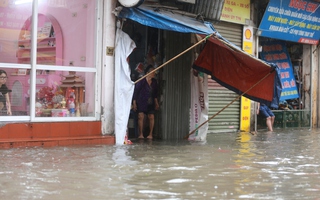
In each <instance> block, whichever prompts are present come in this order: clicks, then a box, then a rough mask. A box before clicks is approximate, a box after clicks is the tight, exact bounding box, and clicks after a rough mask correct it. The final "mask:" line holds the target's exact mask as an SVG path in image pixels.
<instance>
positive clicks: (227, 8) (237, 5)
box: [220, 0, 250, 24]
mask: <svg viewBox="0 0 320 200" xmlns="http://www.w3.org/2000/svg"><path fill="white" fill-rule="evenodd" d="M249 19H250V0H226V1H224V5H223V9H222V13H221V17H220V20H221V21H226V22H231V23H236V24H246V20H249Z"/></svg>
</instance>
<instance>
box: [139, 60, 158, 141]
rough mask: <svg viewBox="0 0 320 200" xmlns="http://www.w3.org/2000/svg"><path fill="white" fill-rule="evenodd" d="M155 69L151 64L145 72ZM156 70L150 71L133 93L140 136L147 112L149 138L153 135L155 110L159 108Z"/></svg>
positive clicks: (141, 136)
mask: <svg viewBox="0 0 320 200" xmlns="http://www.w3.org/2000/svg"><path fill="white" fill-rule="evenodd" d="M152 70H154V68H153V66H152V65H149V66H148V67H147V68H146V69H145V74H148V73H150V72H151V71H152ZM154 77H155V72H152V73H150V74H149V75H148V76H147V77H146V78H144V79H142V80H141V81H140V82H138V83H137V84H136V86H135V89H134V94H133V110H134V111H136V112H138V127H139V137H138V138H144V137H143V127H144V125H143V122H144V116H145V114H146V115H147V116H148V120H149V130H150V132H149V135H148V136H147V138H148V139H152V137H153V135H152V134H153V128H154V114H155V111H156V110H158V109H159V103H158V99H157V97H158V83H157V80H156V79H155V78H154Z"/></svg>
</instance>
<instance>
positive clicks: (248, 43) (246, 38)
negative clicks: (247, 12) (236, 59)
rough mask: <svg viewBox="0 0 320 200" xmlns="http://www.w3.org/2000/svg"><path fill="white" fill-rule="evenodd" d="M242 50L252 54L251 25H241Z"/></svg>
mask: <svg viewBox="0 0 320 200" xmlns="http://www.w3.org/2000/svg"><path fill="white" fill-rule="evenodd" d="M242 41H243V44H242V47H243V50H244V51H245V52H247V53H248V54H250V55H252V54H253V50H252V43H253V27H252V26H244V27H243V39H242Z"/></svg>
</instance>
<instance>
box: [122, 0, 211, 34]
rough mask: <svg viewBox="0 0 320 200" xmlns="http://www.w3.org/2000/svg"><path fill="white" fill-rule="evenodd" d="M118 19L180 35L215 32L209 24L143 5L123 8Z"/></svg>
mask: <svg viewBox="0 0 320 200" xmlns="http://www.w3.org/2000/svg"><path fill="white" fill-rule="evenodd" d="M118 17H119V18H127V19H131V20H133V21H136V22H138V23H140V24H143V25H145V26H149V27H153V28H158V29H163V30H168V31H176V32H181V33H198V34H205V35H208V34H211V33H213V32H214V31H215V30H214V28H213V27H212V24H211V23H209V22H204V23H202V22H200V21H197V20H196V19H193V18H190V17H186V16H184V15H181V14H176V13H173V12H170V11H168V10H164V9H158V8H152V7H148V6H145V5H141V6H139V7H138V8H123V9H122V10H121V12H120V13H119V14H118Z"/></svg>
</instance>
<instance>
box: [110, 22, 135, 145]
mask: <svg viewBox="0 0 320 200" xmlns="http://www.w3.org/2000/svg"><path fill="white" fill-rule="evenodd" d="M135 47H136V45H135V43H134V41H133V40H131V38H130V37H129V35H128V34H126V33H125V32H123V31H122V30H121V29H119V28H118V29H117V33H116V46H115V88H114V112H115V136H116V144H117V145H122V144H124V139H125V135H126V131H127V125H128V120H129V115H130V107H131V100H132V96H133V91H134V83H133V82H132V81H131V78H130V72H131V70H130V67H129V64H128V62H127V58H128V57H129V55H130V54H131V52H132V51H133V49H134V48H135Z"/></svg>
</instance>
